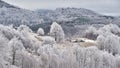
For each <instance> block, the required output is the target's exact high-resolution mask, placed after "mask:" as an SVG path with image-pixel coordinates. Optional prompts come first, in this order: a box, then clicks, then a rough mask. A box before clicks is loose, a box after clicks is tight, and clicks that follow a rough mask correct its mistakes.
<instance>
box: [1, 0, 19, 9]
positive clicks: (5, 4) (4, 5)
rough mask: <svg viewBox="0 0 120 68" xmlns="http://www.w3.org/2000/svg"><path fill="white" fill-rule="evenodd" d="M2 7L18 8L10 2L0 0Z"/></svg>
mask: <svg viewBox="0 0 120 68" xmlns="http://www.w3.org/2000/svg"><path fill="white" fill-rule="evenodd" d="M2 7H6V8H18V7H16V6H13V5H11V4H8V3H6V2H4V1H3V0H0V8H2ZM18 9H19V8H18Z"/></svg>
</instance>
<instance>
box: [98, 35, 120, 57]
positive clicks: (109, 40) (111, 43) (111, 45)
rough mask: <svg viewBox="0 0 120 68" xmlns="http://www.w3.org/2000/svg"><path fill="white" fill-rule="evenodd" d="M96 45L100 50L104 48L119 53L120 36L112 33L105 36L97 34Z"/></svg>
mask: <svg viewBox="0 0 120 68" xmlns="http://www.w3.org/2000/svg"><path fill="white" fill-rule="evenodd" d="M97 46H98V48H99V49H101V50H106V51H108V52H109V53H113V55H115V54H120V50H119V49H120V38H119V37H118V36H115V35H113V34H111V35H107V36H105V37H104V36H102V35H100V36H98V38H97Z"/></svg>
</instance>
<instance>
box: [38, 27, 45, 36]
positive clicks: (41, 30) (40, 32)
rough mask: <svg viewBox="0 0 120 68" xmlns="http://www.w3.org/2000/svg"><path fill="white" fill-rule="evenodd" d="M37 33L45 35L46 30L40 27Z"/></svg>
mask: <svg viewBox="0 0 120 68" xmlns="http://www.w3.org/2000/svg"><path fill="white" fill-rule="evenodd" d="M37 34H38V35H44V34H45V33H44V30H43V29H42V28H39V29H38V31H37Z"/></svg>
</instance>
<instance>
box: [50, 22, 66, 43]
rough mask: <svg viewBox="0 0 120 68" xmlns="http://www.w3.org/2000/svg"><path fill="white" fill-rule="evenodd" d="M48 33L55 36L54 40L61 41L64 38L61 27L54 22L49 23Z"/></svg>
mask: <svg viewBox="0 0 120 68" xmlns="http://www.w3.org/2000/svg"><path fill="white" fill-rule="evenodd" d="M50 35H51V36H52V37H54V38H55V41H56V42H63V41H64V38H65V34H64V31H63V29H62V27H61V26H60V25H59V24H57V23H56V22H53V24H52V25H51V29H50Z"/></svg>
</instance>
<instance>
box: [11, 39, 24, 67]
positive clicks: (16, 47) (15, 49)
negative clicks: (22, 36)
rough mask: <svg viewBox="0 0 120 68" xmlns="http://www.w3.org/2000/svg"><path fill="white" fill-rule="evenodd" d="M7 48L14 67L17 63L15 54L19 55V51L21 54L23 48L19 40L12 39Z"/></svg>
mask: <svg viewBox="0 0 120 68" xmlns="http://www.w3.org/2000/svg"><path fill="white" fill-rule="evenodd" d="M9 46H10V47H11V57H12V59H11V63H12V65H15V64H16V61H17V59H16V57H17V53H19V52H20V51H21V52H22V50H24V46H23V44H22V42H21V40H19V39H18V38H13V39H12V40H10V42H9Z"/></svg>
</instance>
